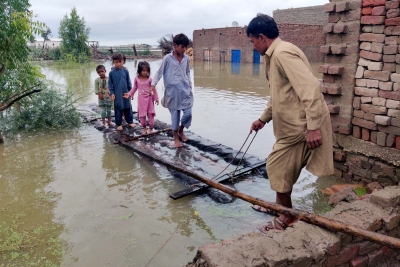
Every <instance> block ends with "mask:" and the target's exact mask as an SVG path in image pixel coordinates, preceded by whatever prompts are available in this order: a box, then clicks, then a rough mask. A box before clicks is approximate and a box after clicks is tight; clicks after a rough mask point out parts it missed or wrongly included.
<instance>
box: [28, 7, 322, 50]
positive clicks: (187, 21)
mask: <svg viewBox="0 0 400 267" xmlns="http://www.w3.org/2000/svg"><path fill="white" fill-rule="evenodd" d="M326 3H329V0H279V1H273V0H197V1H193V0H192V1H182V0H169V1H165V0H142V1H139V0H128V1H127V0H114V1H110V0H96V1H93V0H91V1H89V0H79V1H78V0H60V1H54V0H31V1H30V4H31V10H32V11H33V13H34V14H36V15H37V20H38V21H40V22H44V23H46V25H47V26H48V27H49V28H50V29H51V30H52V33H53V37H52V38H53V39H54V38H56V39H57V38H59V36H58V27H59V26H60V21H61V19H62V18H63V17H64V16H65V15H66V14H68V15H69V13H70V12H71V9H72V8H73V7H75V8H76V9H77V12H78V15H79V16H80V17H84V19H85V22H86V26H87V27H89V28H90V35H89V40H90V41H99V44H100V46H114V45H127V44H150V45H157V44H158V43H157V40H158V39H160V38H161V37H163V36H165V35H166V34H171V33H172V34H174V35H175V34H178V33H184V34H186V35H187V36H188V37H189V38H190V39H193V31H194V30H199V29H202V28H204V29H210V28H224V27H228V26H232V22H233V21H237V22H238V23H239V26H244V25H247V24H248V23H249V22H250V20H251V19H252V18H253V17H255V16H256V15H257V13H259V12H260V13H264V14H267V15H270V16H272V12H273V10H276V9H287V8H296V7H307V6H316V5H324V4H326ZM37 39H38V40H40V39H41V38H40V37H38V38H37ZM50 39H51V38H50Z"/></svg>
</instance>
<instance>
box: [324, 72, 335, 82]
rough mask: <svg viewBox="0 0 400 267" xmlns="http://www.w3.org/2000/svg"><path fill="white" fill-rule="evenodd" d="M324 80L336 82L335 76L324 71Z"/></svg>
mask: <svg viewBox="0 0 400 267" xmlns="http://www.w3.org/2000/svg"><path fill="white" fill-rule="evenodd" d="M322 80H323V81H324V83H334V82H335V76H334V75H330V74H325V73H324V75H323V76H322Z"/></svg>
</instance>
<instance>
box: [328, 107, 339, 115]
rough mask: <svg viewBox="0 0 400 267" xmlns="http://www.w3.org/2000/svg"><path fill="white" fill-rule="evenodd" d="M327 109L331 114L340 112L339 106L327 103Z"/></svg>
mask: <svg viewBox="0 0 400 267" xmlns="http://www.w3.org/2000/svg"><path fill="white" fill-rule="evenodd" d="M328 109H329V113H331V114H339V112H340V106H335V105H328Z"/></svg>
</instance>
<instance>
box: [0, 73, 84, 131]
mask: <svg viewBox="0 0 400 267" xmlns="http://www.w3.org/2000/svg"><path fill="white" fill-rule="evenodd" d="M41 87H42V88H43V89H42V92H40V93H39V94H36V95H34V96H32V97H27V98H26V99H25V100H24V106H23V108H22V107H21V109H17V108H12V109H10V110H9V111H7V112H6V114H5V116H3V117H2V118H0V127H1V129H3V130H4V131H6V132H13V133H16V132H20V131H33V130H48V129H72V128H75V127H78V126H79V125H80V115H79V113H78V112H77V110H76V107H75V106H74V102H75V100H73V95H72V93H63V92H62V88H60V87H59V86H57V85H55V84H54V83H51V82H49V81H44V82H43V84H42V85H41Z"/></svg>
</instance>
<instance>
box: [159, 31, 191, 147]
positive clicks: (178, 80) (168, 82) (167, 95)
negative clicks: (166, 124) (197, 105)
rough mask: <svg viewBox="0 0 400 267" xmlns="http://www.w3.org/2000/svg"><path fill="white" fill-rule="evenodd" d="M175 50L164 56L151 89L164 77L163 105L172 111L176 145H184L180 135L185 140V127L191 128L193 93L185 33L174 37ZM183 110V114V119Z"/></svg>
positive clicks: (187, 40) (187, 39) (187, 41)
mask: <svg viewBox="0 0 400 267" xmlns="http://www.w3.org/2000/svg"><path fill="white" fill-rule="evenodd" d="M173 43H174V50H173V51H172V52H171V53H170V54H168V55H166V56H164V58H163V61H162V63H161V66H160V69H159V70H158V71H157V73H156V75H155V76H154V80H153V81H152V83H151V91H154V90H155V86H156V85H157V83H158V82H159V81H160V79H161V77H164V87H165V91H164V97H163V98H162V99H161V104H162V105H163V107H166V108H168V109H169V112H170V113H171V121H172V123H171V124H172V130H173V131H174V144H175V147H177V148H179V147H182V144H181V143H180V141H179V137H180V138H181V139H182V141H183V142H186V141H187V140H188V138H187V137H186V136H185V134H184V133H183V128H186V129H187V128H189V126H190V124H191V122H192V106H193V93H192V83H191V80H190V67H189V58H188V56H186V55H185V54H184V53H185V51H186V48H187V46H188V45H189V38H188V37H187V36H186V35H184V34H183V33H180V34H177V35H175V37H174V38H173ZM181 111H182V112H183V116H182V119H181Z"/></svg>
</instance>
